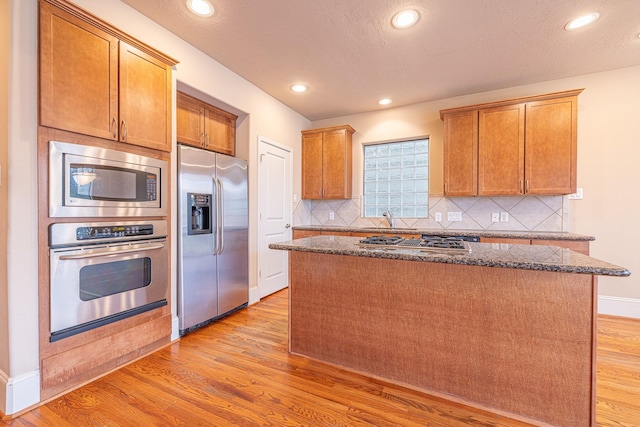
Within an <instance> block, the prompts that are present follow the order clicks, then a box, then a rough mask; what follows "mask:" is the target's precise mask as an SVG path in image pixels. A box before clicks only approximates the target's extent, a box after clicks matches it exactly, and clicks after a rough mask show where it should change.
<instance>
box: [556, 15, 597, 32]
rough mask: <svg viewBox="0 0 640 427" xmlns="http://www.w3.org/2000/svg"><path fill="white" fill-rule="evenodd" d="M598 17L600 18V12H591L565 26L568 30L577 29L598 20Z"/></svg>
mask: <svg viewBox="0 0 640 427" xmlns="http://www.w3.org/2000/svg"><path fill="white" fill-rule="evenodd" d="M598 18H600V14H599V13H598V12H591V13H588V14H586V15H583V16H581V17H579V18H576V19H574V20H572V21H570V22H569V23H568V24H567V25H565V26H564V29H565V30H567V31H571V30H575V29H578V28H581V27H584V26H585V25H589V24H591V23H593V22H596V21H597V20H598Z"/></svg>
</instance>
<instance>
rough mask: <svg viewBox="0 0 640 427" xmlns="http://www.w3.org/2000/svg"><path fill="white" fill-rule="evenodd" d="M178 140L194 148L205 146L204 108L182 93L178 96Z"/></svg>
mask: <svg viewBox="0 0 640 427" xmlns="http://www.w3.org/2000/svg"><path fill="white" fill-rule="evenodd" d="M176 139H177V140H178V142H181V143H183V144H188V145H192V146H194V147H202V146H204V107H203V106H202V104H200V103H198V102H194V101H192V100H191V99H190V98H186V97H185V96H184V95H182V94H181V93H178V94H177V96H176Z"/></svg>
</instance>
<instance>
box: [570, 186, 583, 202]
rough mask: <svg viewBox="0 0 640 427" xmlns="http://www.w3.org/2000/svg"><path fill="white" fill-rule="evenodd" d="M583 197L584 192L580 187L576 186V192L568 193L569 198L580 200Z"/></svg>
mask: <svg viewBox="0 0 640 427" xmlns="http://www.w3.org/2000/svg"><path fill="white" fill-rule="evenodd" d="M583 197H584V193H583V191H582V188H576V192H575V193H573V194H569V200H582V198H583Z"/></svg>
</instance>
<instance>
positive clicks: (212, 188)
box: [178, 145, 249, 335]
mask: <svg viewBox="0 0 640 427" xmlns="http://www.w3.org/2000/svg"><path fill="white" fill-rule="evenodd" d="M178 213H179V218H180V220H179V227H180V237H179V242H178V317H179V319H180V326H179V328H180V335H184V334H185V333H187V332H190V331H192V330H194V329H197V328H199V327H201V326H203V325H205V324H207V323H209V322H211V321H212V320H216V319H219V318H220V317H222V316H224V315H226V314H229V313H230V312H233V311H235V310H237V309H238V308H242V307H246V305H247V302H248V300H249V247H248V246H249V244H248V225H249V220H248V192H247V163H246V161H244V160H240V159H237V158H235V157H230V156H225V155H223V154H218V153H213V152H211V151H206V150H201V149H199V148H194V147H189V146H186V145H178Z"/></svg>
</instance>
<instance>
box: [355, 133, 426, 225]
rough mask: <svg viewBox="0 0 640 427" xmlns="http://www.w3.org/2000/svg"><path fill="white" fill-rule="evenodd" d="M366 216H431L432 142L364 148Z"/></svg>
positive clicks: (412, 141)
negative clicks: (387, 212) (430, 155)
mask: <svg viewBox="0 0 640 427" xmlns="http://www.w3.org/2000/svg"><path fill="white" fill-rule="evenodd" d="M363 206H364V216H365V217H367V218H371V217H381V216H382V213H383V212H385V211H391V212H392V213H393V215H394V216H396V217H401V218H402V217H404V218H427V217H428V216H429V139H428V138H425V139H416V140H411V141H398V142H389V143H384V144H371V145H365V146H364V197H363Z"/></svg>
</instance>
